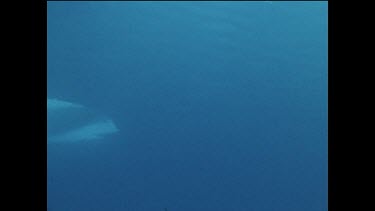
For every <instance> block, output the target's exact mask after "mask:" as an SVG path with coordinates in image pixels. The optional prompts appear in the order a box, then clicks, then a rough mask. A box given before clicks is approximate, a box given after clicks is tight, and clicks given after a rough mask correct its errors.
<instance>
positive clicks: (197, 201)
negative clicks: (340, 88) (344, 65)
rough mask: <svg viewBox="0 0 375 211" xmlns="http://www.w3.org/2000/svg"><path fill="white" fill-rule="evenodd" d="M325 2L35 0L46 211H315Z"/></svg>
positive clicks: (320, 165)
mask: <svg viewBox="0 0 375 211" xmlns="http://www.w3.org/2000/svg"><path fill="white" fill-rule="evenodd" d="M327 30H328V27H327V2H270V1H268V2H48V97H51V98H57V99H62V100H66V101H71V102H77V103H80V104H82V105H85V106H87V107H90V108H94V109H95V110H97V111H100V112H102V113H105V114H106V115H108V116H110V117H111V118H112V119H113V121H114V122H115V123H116V125H117V127H118V129H119V132H118V133H116V134H113V135H111V136H108V137H106V138H104V139H102V140H93V141H91V142H90V141H85V142H82V143H75V144H72V143H59V144H48V183H47V184H48V209H49V210H50V211H165V210H166V209H167V210H168V211H325V210H327Z"/></svg>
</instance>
